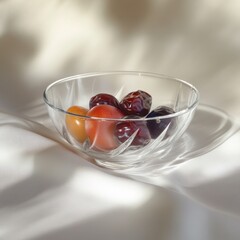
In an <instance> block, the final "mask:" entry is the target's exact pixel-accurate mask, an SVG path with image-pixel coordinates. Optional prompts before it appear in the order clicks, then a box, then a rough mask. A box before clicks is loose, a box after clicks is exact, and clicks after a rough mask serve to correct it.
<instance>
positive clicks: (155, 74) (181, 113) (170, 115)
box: [43, 71, 199, 121]
mask: <svg viewBox="0 0 240 240" xmlns="http://www.w3.org/2000/svg"><path fill="white" fill-rule="evenodd" d="M106 75H139V76H141V75H143V76H149V77H156V78H165V79H167V80H170V81H176V82H180V83H182V84H184V85H185V86H188V87H189V88H191V89H192V90H193V91H194V92H195V95H196V99H195V101H194V102H193V103H192V104H191V105H190V106H189V107H186V108H184V109H182V110H181V111H177V112H175V113H171V114H168V115H164V116H157V117H151V118H144V117H143V118H139V119H134V118H132V119H131V118H128V119H123V118H121V119H119V118H118V119H116V118H100V117H90V116H85V115H80V114H76V113H72V112H68V111H65V110H64V109H62V108H59V107H56V106H54V105H53V104H52V103H50V101H49V100H48V98H47V92H48V91H49V90H50V89H51V88H52V87H53V86H54V85H57V84H60V83H62V82H67V81H71V80H74V79H77V78H83V77H84V78H85V77H93V76H106ZM43 99H44V102H45V103H46V104H47V105H48V106H49V107H51V108H52V109H54V110H57V111H60V112H62V113H65V114H67V115H72V116H75V117H79V118H84V119H92V120H104V121H116V120H117V121H132V120H134V121H149V120H156V119H159V120H161V119H167V118H174V117H178V116H180V115H183V114H185V113H187V112H189V111H190V110H192V109H194V108H196V107H197V105H198V103H199V91H198V90H197V88H196V87H195V86H193V85H192V84H190V83H188V82H186V81H184V80H182V79H179V78H176V77H172V76H169V75H165V74H159V73H150V72H142V71H107V72H89V73H82V74H77V75H73V76H69V77H65V78H61V79H59V80H56V81H54V82H52V83H51V84H49V85H48V86H47V87H46V89H45V90H44V92H43Z"/></svg>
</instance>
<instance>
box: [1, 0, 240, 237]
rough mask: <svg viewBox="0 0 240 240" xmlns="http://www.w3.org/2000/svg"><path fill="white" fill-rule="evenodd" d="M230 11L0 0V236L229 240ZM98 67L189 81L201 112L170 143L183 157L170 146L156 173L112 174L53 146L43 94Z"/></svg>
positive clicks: (233, 0)
mask: <svg viewBox="0 0 240 240" xmlns="http://www.w3.org/2000/svg"><path fill="white" fill-rule="evenodd" d="M239 7H240V3H239V1H237V0H230V1H223V0H220V1H216V0H204V1H188V0H184V1H177V0H170V1H169V0H163V1H154V0H152V1H148V0H132V1H127V0H122V1H110V0H102V1H77V0H75V1H63V0H62V1H61V0H52V1H40V0H32V1H26V0H25V1H24V0H8V1H6V0H5V1H4V0H3V1H0V239H3V240H30V239H31V240H40V239H44V240H56V239H58V240H65V239H71V240H75V239H83V240H87V239H104V240H108V239H109V240H110V239H115V240H118V239H131V240H134V239H138V240H139V239H154V240H155V239H163V240H173V239H178V240H192V239H195V240H198V239H199V240H202V239H204V240H226V239H228V240H237V239H239V236H240V229H239V224H240V148H239V142H240V132H239V122H240V110H239V102H240V86H239V83H240V80H239V79H240V68H239V64H240V35H239V34H240V32H239V29H240V15H239ZM104 70H140V71H147V72H157V73H164V74H167V75H172V76H176V77H179V78H182V79H185V80H187V81H189V82H190V83H192V84H194V85H195V86H196V87H197V88H198V89H199V91H200V94H201V105H200V106H199V108H198V111H197V113H196V116H195V118H194V120H193V123H192V124H191V126H190V128H189V129H188V131H187V133H186V134H185V135H184V136H183V137H182V139H181V140H188V143H189V145H188V151H186V149H185V150H184V151H180V150H181V144H180V142H178V143H177V145H176V149H175V150H176V151H175V152H174V154H175V155H169V156H168V160H169V161H168V162H166V165H164V168H161V169H160V168H158V167H157V163H156V162H153V163H149V165H148V166H147V168H145V169H137V170H135V172H133V171H132V170H131V171H129V172H124V173H123V174H120V175H119V173H113V172H111V171H104V170H103V169H100V168H98V167H96V166H95V165H94V164H92V163H91V162H88V161H87V160H86V159H85V158H84V156H79V155H77V154H76V153H75V152H74V151H73V150H72V149H71V148H70V147H69V146H67V145H66V144H65V143H64V142H63V141H62V140H61V139H59V136H58V135H57V134H56V133H55V131H54V129H53V128H52V126H51V123H50V121H49V118H48V115H47V111H46V108H45V106H44V104H43V100H42V92H43V90H44V88H45V87H46V86H47V85H48V84H49V83H51V82H53V81H55V80H57V79H59V78H62V77H66V76H69V75H75V74H79V73H83V72H91V71H104ZM204 104H207V106H206V105H204ZM222 111H224V112H226V113H227V114H228V115H226V114H224V113H223V112H222ZM189 140H190V141H189ZM189 149H190V151H189ZM177 153H178V154H177ZM180 155H181V157H179V156H180ZM161 167H162V166H161ZM128 178H133V179H134V181H133V180H131V179H128ZM142 182H147V183H150V184H144V183H142Z"/></svg>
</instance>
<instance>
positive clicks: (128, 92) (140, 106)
mask: <svg viewBox="0 0 240 240" xmlns="http://www.w3.org/2000/svg"><path fill="white" fill-rule="evenodd" d="M198 99H199V94H198V91H197V90H196V88H195V87H193V86H192V85H191V84H189V83H187V82H185V81H183V80H179V79H176V78H173V77H168V76H165V75H160V74H153V73H142V72H105V73H89V74H82V75H77V76H73V77H69V78H65V79H61V80H58V81H56V82H54V83H52V84H51V85H49V86H48V87H47V88H46V90H45V91H44V100H45V102H46V104H47V106H48V111H49V115H50V117H51V119H52V121H53V123H54V125H55V127H56V129H57V130H58V132H59V133H60V134H61V136H62V137H63V138H64V139H65V140H66V141H68V142H69V143H70V144H71V145H72V146H74V147H75V148H77V149H79V150H80V151H82V152H84V153H86V154H87V155H89V156H90V157H92V158H94V159H95V160H96V163H97V164H99V165H101V166H104V167H107V168H128V167H133V166H136V165H139V164H141V163H143V162H144V161H146V159H148V158H159V159H161V158H163V156H164V154H166V153H167V152H168V151H169V150H170V149H171V147H172V146H173V145H174V142H175V141H176V140H177V139H179V137H180V136H181V135H182V134H183V133H184V131H185V130H186V128H187V127H188V125H189V123H190V122H191V119H192V117H193V114H194V112H195V109H196V106H197V104H198Z"/></svg>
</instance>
